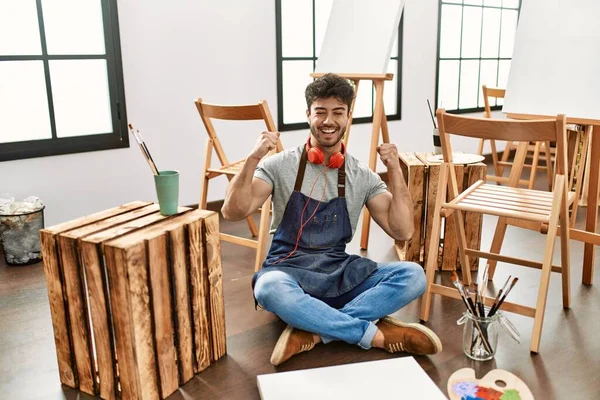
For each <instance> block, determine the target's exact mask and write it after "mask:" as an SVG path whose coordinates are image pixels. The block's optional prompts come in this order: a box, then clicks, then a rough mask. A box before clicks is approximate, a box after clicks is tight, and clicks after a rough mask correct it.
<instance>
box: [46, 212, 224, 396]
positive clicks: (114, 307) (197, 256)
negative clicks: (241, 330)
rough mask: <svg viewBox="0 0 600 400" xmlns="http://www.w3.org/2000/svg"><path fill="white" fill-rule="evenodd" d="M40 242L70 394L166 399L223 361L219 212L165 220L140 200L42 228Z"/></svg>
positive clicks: (59, 356) (62, 371)
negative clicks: (214, 363)
mask: <svg viewBox="0 0 600 400" xmlns="http://www.w3.org/2000/svg"><path fill="white" fill-rule="evenodd" d="M41 242H42V253H43V258H44V271H45V273H46V281H47V284H48V297H49V300H50V311H51V315H52V325H53V328H54V339H55V343H56V352H57V359H58V366H59V374H60V381H61V383H63V384H64V385H66V386H69V387H72V388H76V389H79V390H81V391H83V392H86V393H89V394H91V395H98V396H100V397H101V398H103V399H116V398H123V399H164V398H166V397H167V396H169V395H170V394H171V393H173V392H175V391H176V390H177V389H178V388H179V386H181V385H183V384H184V383H185V382H187V381H189V380H190V379H191V378H192V377H193V376H194V374H195V373H198V372H200V371H202V370H203V369H205V368H207V367H208V366H209V365H210V363H211V362H212V361H215V360H217V359H219V358H220V357H222V356H223V355H224V354H225V352H226V340H225V314H224V302H223V282H222V266H221V249H220V242H219V218H218V215H217V214H216V213H214V212H210V211H205V210H194V211H192V210H190V209H189V208H180V209H179V212H178V214H176V215H174V216H172V217H164V216H162V215H160V213H159V212H158V205H156V204H152V203H147V202H141V201H136V202H132V203H128V204H125V205H123V206H120V207H115V208H112V209H109V210H106V211H102V212H99V213H96V214H92V215H89V216H86V217H82V218H78V219H76V220H74V221H70V222H66V223H63V224H59V225H56V226H53V227H50V228H47V229H44V230H42V231H41ZM92 337H93V339H94V340H93V343H92Z"/></svg>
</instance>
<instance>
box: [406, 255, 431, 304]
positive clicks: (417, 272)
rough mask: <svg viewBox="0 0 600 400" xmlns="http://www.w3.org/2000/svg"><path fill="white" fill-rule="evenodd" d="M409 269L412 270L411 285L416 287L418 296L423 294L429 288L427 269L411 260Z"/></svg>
mask: <svg viewBox="0 0 600 400" xmlns="http://www.w3.org/2000/svg"><path fill="white" fill-rule="evenodd" d="M408 264H409V267H408V268H409V270H410V282H411V286H413V287H414V290H415V292H416V293H417V297H419V296H421V295H422V294H423V293H425V289H426V288H427V278H426V276H425V271H424V270H423V267H421V266H420V265H419V264H417V263H413V262H410V263H408Z"/></svg>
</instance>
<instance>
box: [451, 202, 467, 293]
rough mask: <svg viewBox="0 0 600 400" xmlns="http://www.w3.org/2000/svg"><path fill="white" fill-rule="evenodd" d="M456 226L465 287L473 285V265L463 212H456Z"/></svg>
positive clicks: (454, 215)
mask: <svg viewBox="0 0 600 400" xmlns="http://www.w3.org/2000/svg"><path fill="white" fill-rule="evenodd" d="M452 216H453V217H454V226H455V230H456V235H457V236H458V256H459V257H460V264H461V269H462V277H463V282H464V283H465V285H470V284H471V263H470V262H469V256H468V255H467V253H466V251H465V249H466V247H467V236H466V234H465V222H464V220H465V219H464V217H463V215H462V212H461V211H454V214H452Z"/></svg>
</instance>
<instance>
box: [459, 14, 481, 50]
mask: <svg viewBox="0 0 600 400" xmlns="http://www.w3.org/2000/svg"><path fill="white" fill-rule="evenodd" d="M463 21H464V22H463V31H462V53H461V57H464V58H475V57H479V54H480V45H481V7H465V8H464V10H463Z"/></svg>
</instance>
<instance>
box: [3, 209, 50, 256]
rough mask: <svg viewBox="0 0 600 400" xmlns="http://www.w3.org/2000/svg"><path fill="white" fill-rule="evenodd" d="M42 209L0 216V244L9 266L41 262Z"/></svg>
mask: <svg viewBox="0 0 600 400" xmlns="http://www.w3.org/2000/svg"><path fill="white" fill-rule="evenodd" d="M44 208H45V206H42V207H41V208H39V209H37V210H35V211H31V212H24V213H19V214H10V215H3V214H0V243H1V244H2V251H3V252H4V259H5V260H6V263H7V264H9V265H26V264H33V263H36V262H39V261H41V260H42V251H41V245H40V229H43V228H44Z"/></svg>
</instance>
